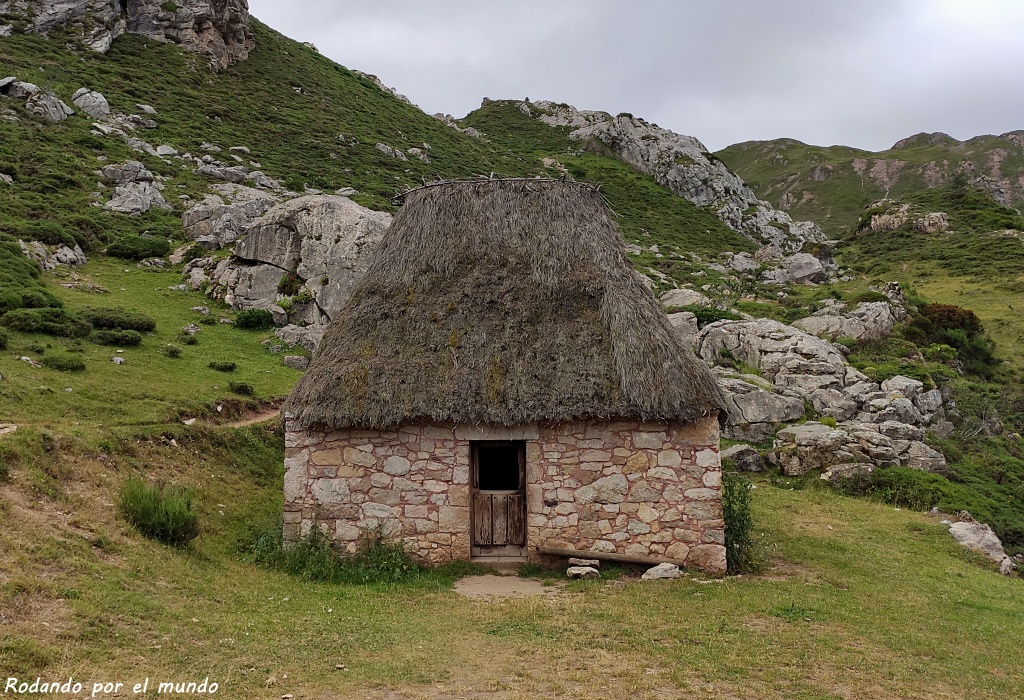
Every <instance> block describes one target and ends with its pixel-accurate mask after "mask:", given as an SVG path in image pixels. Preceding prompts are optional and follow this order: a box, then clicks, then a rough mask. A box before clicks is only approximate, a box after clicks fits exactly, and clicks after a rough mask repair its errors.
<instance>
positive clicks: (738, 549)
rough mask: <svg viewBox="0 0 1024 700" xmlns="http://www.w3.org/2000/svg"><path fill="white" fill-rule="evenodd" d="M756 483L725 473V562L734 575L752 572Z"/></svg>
mask: <svg viewBox="0 0 1024 700" xmlns="http://www.w3.org/2000/svg"><path fill="white" fill-rule="evenodd" d="M752 488H753V484H751V483H750V480H749V479H747V478H746V477H745V476H741V475H739V474H737V473H735V472H722V517H723V518H724V520H725V560H726V564H727V568H728V571H729V573H730V574H739V573H743V572H745V571H752V570H753V569H754V568H755V566H756V561H755V552H754V518H753V516H752V515H751V513H750V491H751V489H752Z"/></svg>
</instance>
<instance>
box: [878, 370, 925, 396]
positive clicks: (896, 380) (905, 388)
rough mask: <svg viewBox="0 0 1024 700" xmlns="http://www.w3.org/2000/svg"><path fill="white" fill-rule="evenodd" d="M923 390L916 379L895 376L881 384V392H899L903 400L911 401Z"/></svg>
mask: <svg viewBox="0 0 1024 700" xmlns="http://www.w3.org/2000/svg"><path fill="white" fill-rule="evenodd" d="M923 389H924V384H923V383H922V382H919V381H918V380H916V379H911V378H910V377H904V376H902V375H896V376H895V377H892V378H890V379H886V380H885V381H884V382H882V391H886V392H893V391H895V392H899V393H900V394H902V395H903V397H904V398H907V399H913V398H914V397H915V396H917V395H918V394H920V393H921V391H922V390H923Z"/></svg>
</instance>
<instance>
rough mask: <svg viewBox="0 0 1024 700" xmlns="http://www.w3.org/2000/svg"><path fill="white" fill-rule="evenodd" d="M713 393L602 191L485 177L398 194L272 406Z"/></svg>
mask: <svg viewBox="0 0 1024 700" xmlns="http://www.w3.org/2000/svg"><path fill="white" fill-rule="evenodd" d="M722 405H723V401H722V397H721V394H720V393H719V388H718V386H717V384H716V382H715V379H714V376H713V375H712V373H711V372H710V371H709V370H708V368H707V366H706V365H705V364H704V363H703V362H701V361H700V360H698V359H696V358H695V357H694V355H693V353H692V351H691V350H690V349H689V348H687V347H686V346H684V345H683V344H682V343H681V342H680V341H679V339H678V337H677V336H676V334H675V332H674V331H673V329H672V327H671V326H670V324H669V322H668V319H667V318H666V316H665V314H664V312H663V311H662V309H661V307H660V306H659V305H658V303H657V301H656V300H655V299H654V298H653V296H652V295H651V293H650V292H649V291H648V289H647V288H646V287H645V286H644V284H643V281H642V279H641V278H640V276H639V275H638V273H636V272H635V271H634V270H633V268H632V267H631V265H630V263H629V261H628V259H627V258H626V254H625V248H624V244H623V241H622V239H621V237H620V235H619V232H618V229H617V227H616V226H615V223H614V221H613V220H612V218H611V214H610V212H609V211H608V209H607V207H606V205H605V203H604V201H603V198H602V197H601V195H600V193H598V192H597V191H596V190H595V189H593V188H591V187H589V186H587V185H582V184H579V183H571V182H562V181H553V180H485V181H478V182H449V183H442V184H437V185H432V186H429V187H424V188H420V189H417V190H413V191H411V192H409V193H407V195H406V198H405V204H404V206H403V208H402V209H401V210H400V211H399V213H398V214H397V216H396V217H395V220H394V223H393V224H392V225H391V227H390V229H388V231H387V232H386V233H385V235H384V238H383V240H382V242H381V244H380V247H379V248H378V249H377V251H376V253H375V255H374V257H373V259H372V260H371V262H370V265H369V269H368V271H367V273H366V276H365V277H364V278H363V280H362V282H361V283H360V284H359V285H358V286H357V288H356V289H355V291H354V292H353V294H352V297H351V299H350V300H349V302H348V304H347V305H346V307H345V308H344V309H343V311H342V312H341V313H340V314H338V316H337V317H336V318H335V319H334V321H333V322H332V323H331V325H330V326H329V328H328V330H327V332H326V334H325V336H324V339H323V341H322V343H321V345H320V347H319V349H318V352H317V354H316V357H315V358H314V360H313V362H312V364H311V365H310V368H309V370H308V371H307V373H306V374H305V376H303V378H302V379H301V380H300V381H299V383H298V385H297V386H296V388H295V390H294V391H293V393H292V395H291V397H290V398H289V400H288V402H287V404H286V406H285V410H286V411H287V412H290V413H292V414H294V417H295V419H297V421H298V423H299V424H300V425H302V426H304V427H307V428H310V427H324V428H344V427H365V428H388V427H393V426H396V425H399V424H401V423H406V422H445V423H488V424H494V425H519V424H523V423H532V422H562V421H570V420H578V419H586V418H609V419H612V418H636V419H643V420H694V419H697V418H699V417H702V416H706V415H709V414H712V413H715V412H720V411H721V410H722V408H721V407H722ZM723 415H724V414H723Z"/></svg>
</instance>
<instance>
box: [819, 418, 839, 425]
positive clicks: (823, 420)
mask: <svg viewBox="0 0 1024 700" xmlns="http://www.w3.org/2000/svg"><path fill="white" fill-rule="evenodd" d="M818 422H819V423H821V424H822V425H827V426H828V427H830V428H834V427H836V426H837V425H838V424H839V423H838V422H837V421H836V419H835V418H833V417H832V416H822V417H821V418H819V419H818Z"/></svg>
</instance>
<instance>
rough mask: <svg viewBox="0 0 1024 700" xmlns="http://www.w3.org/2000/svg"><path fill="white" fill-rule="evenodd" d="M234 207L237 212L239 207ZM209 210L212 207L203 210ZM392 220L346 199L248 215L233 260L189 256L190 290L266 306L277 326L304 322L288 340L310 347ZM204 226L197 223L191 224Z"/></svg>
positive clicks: (311, 200)
mask: <svg viewBox="0 0 1024 700" xmlns="http://www.w3.org/2000/svg"><path fill="white" fill-rule="evenodd" d="M236 205H237V206H239V209H238V210H240V209H241V208H242V207H244V206H245V204H244V203H243V204H240V205H239V204H238V203H237V202H236ZM263 205H264V204H263V203H262V202H261V203H260V204H259V206H263ZM211 209H213V210H216V205H215V204H211V205H210V206H209V207H207V208H204V211H210V210H211ZM238 210H236V211H238ZM197 216H198V214H197ZM390 223H391V216H390V215H389V214H386V213H382V212H377V211H373V210H371V209H367V208H365V207H362V206H359V205H358V204H356V203H355V202H353V201H352V200H350V199H348V198H346V197H340V196H336V195H312V196H306V197H298V198H296V199H292V200H289V201H287V202H284V203H283V204H278V205H276V206H274V207H273V208H271V209H269V211H267V212H266V213H265V214H264V215H263V216H261V217H259V218H257V219H254V220H252V221H251V223H249V224H248V225H247V226H246V227H245V232H244V235H242V236H241V237H240V238H239V239H238V240H237V241H236V243H235V247H234V251H233V252H234V255H233V257H231V258H229V259H226V260H223V261H221V262H219V263H218V262H216V261H214V260H213V259H210V258H199V259H197V260H193V261H192V262H190V263H189V264H188V265H186V267H185V274H186V276H187V280H188V283H189V284H190V285H191V286H192V287H193V288H196V289H198V288H200V287H203V286H205V287H207V288H208V293H209V294H211V295H212V296H214V297H216V298H219V299H222V300H223V301H224V302H225V303H227V304H228V305H230V306H231V307H232V308H235V309H248V308H264V309H268V310H269V311H270V312H271V313H273V314H274V317H275V320H276V321H277V322H278V323H290V324H300V323H301V324H303V325H304V326H306V328H303V330H302V332H296V333H294V334H293V335H294V337H290V338H289V340H288V342H289V343H290V344H302V345H304V346H305V347H307V348H309V346H310V345H312V346H313V348H315V344H316V343H317V342H319V339H320V336H321V335H322V334H323V328H324V325H325V324H326V323H327V322H329V321H330V319H331V318H332V317H333V315H334V314H335V313H337V311H338V310H340V309H341V307H342V306H343V305H344V304H345V302H346V301H347V300H348V297H349V295H350V294H351V293H352V289H353V288H354V287H355V285H356V283H357V282H358V281H359V280H360V279H362V276H363V274H364V273H365V271H366V265H367V263H368V261H369V257H370V255H371V253H372V252H373V250H374V249H375V248H376V246H377V244H378V243H379V242H380V238H381V236H382V235H383V233H384V230H385V229H386V228H387V227H388V225H390ZM202 225H203V224H202V220H200V221H198V222H196V223H194V226H200V227H201V226H202ZM225 230H231V231H233V230H234V229H230V228H229V227H228V228H222V229H220V231H221V234H220V235H223V232H224V231H225ZM313 348H310V349H313Z"/></svg>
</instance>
